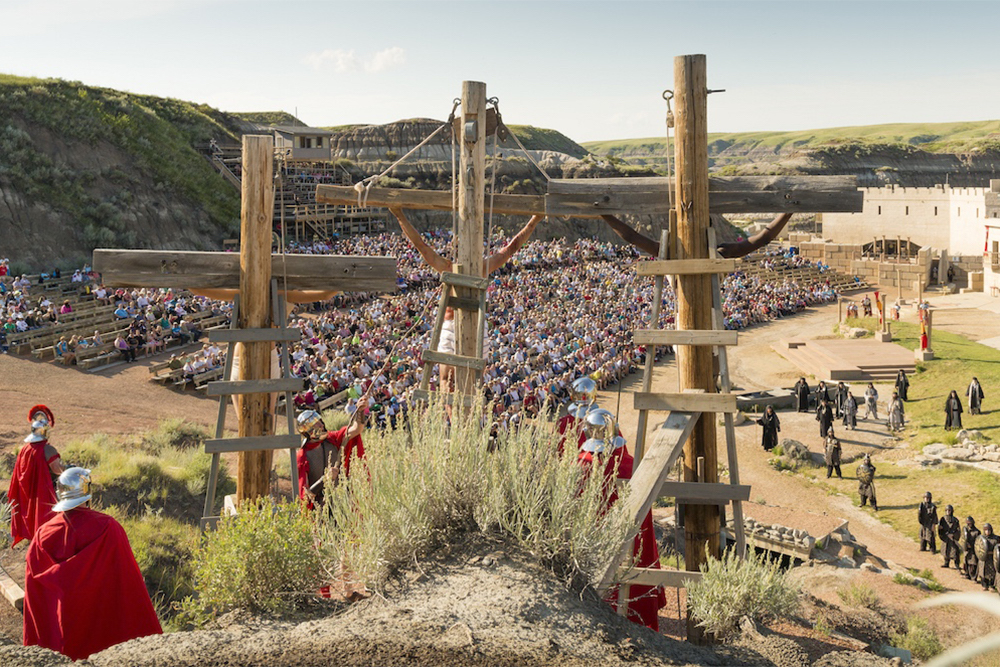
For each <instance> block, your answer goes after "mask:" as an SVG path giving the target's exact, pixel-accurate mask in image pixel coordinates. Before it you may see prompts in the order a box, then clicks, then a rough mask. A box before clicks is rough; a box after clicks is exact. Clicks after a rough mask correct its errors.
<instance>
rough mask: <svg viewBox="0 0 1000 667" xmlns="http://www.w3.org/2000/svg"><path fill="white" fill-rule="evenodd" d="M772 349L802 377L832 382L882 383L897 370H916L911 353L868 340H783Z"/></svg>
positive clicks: (901, 347) (908, 371) (894, 345)
mask: <svg viewBox="0 0 1000 667" xmlns="http://www.w3.org/2000/svg"><path fill="white" fill-rule="evenodd" d="M771 348H772V349H773V350H774V351H775V352H777V353H778V354H780V355H781V356H782V357H784V358H785V359H788V360H789V361H790V362H792V363H793V364H795V365H796V366H798V367H799V369H800V370H802V372H803V374H804V375H814V376H815V377H817V378H819V379H822V380H833V381H835V382H836V381H840V380H843V381H845V382H847V381H852V382H884V381H887V380H893V379H895V377H896V373H897V372H898V371H899V369H903V370H904V371H906V373H907V374H910V373H913V372H914V370H915V366H914V361H913V352H912V351H911V350H908V349H906V348H905V347H903V346H901V345H897V344H896V343H879V342H877V341H874V340H870V339H863V340H847V339H839V338H837V339H830V340H812V341H801V340H794V339H782V340H779V341H778V342H777V343H776V344H775V345H772V346H771Z"/></svg>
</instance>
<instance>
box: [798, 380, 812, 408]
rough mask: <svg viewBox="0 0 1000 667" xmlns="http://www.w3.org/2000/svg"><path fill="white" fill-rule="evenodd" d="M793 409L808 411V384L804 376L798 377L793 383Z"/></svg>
mask: <svg viewBox="0 0 1000 667" xmlns="http://www.w3.org/2000/svg"><path fill="white" fill-rule="evenodd" d="M795 409H796V410H798V411H799V412H809V384H808V383H807V382H806V379H805V378H799V381H798V382H796V383H795Z"/></svg>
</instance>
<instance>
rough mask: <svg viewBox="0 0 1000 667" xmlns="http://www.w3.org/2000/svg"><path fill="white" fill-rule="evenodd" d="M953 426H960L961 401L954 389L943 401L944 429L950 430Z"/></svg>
mask: <svg viewBox="0 0 1000 667" xmlns="http://www.w3.org/2000/svg"><path fill="white" fill-rule="evenodd" d="M953 428H962V401H961V400H959V398H958V392H957V391H955V390H954V389H952V390H951V393H950V394H948V400H947V401H945V402H944V430H946V431H950V430H952V429H953Z"/></svg>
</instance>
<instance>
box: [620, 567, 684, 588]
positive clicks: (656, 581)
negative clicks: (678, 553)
mask: <svg viewBox="0 0 1000 667" xmlns="http://www.w3.org/2000/svg"><path fill="white" fill-rule="evenodd" d="M701 577H702V574H701V572H685V571H683V570H658V569H656V568H653V567H633V568H629V569H623V570H619V572H618V580H619V581H620V582H621V583H623V584H628V585H629V586H670V587H671V588H687V585H688V584H690V583H695V582H698V581H701Z"/></svg>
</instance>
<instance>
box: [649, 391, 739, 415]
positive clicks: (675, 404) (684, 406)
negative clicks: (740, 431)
mask: <svg viewBox="0 0 1000 667" xmlns="http://www.w3.org/2000/svg"><path fill="white" fill-rule="evenodd" d="M632 396H633V398H632V404H633V408H634V409H636V410H663V411H666V410H677V411H681V412H736V394H691V393H683V394H668V393H660V392H645V391H640V392H635V393H634V394H632Z"/></svg>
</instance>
